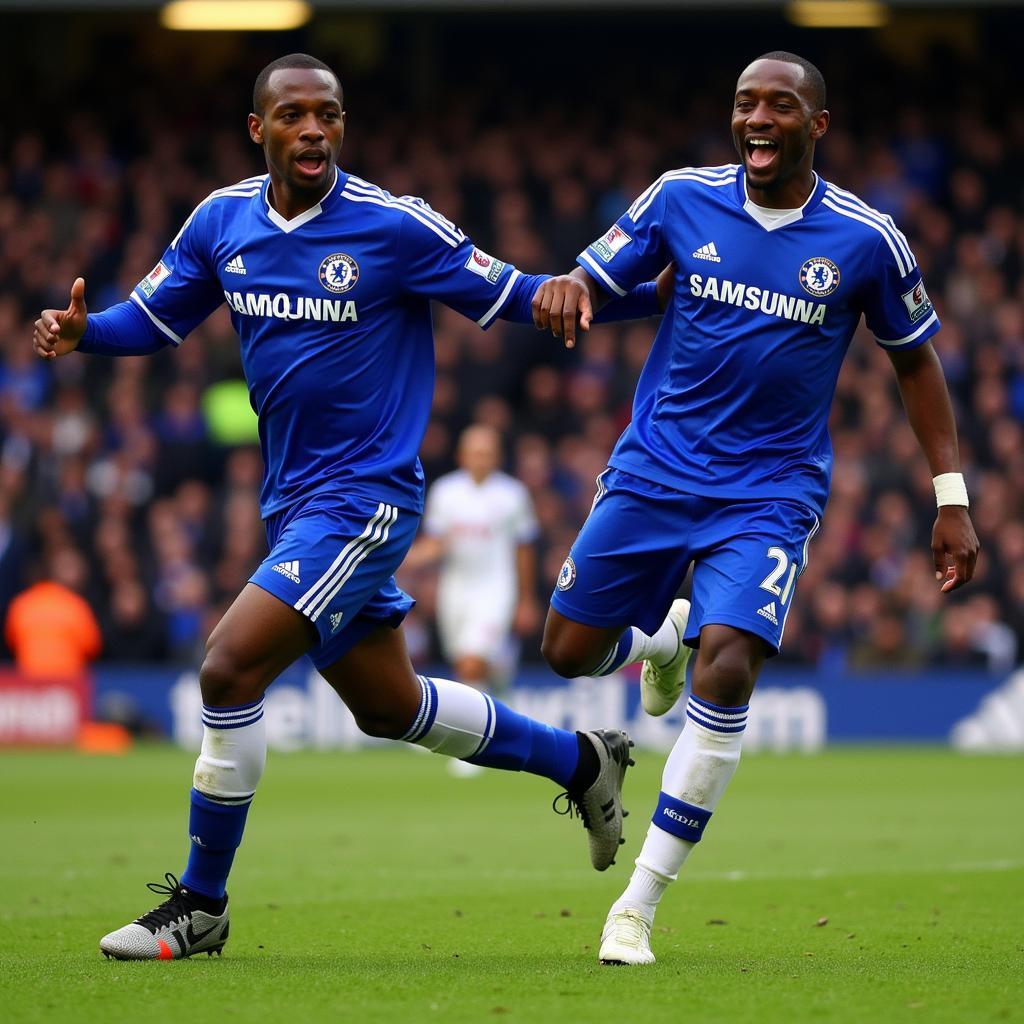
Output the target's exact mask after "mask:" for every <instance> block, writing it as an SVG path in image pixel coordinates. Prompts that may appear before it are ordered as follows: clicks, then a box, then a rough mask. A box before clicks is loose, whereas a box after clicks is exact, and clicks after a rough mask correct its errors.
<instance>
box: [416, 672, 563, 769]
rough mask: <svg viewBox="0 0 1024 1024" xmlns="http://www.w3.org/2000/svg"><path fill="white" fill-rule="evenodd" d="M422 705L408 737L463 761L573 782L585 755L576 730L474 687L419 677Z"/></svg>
mask: <svg viewBox="0 0 1024 1024" xmlns="http://www.w3.org/2000/svg"><path fill="white" fill-rule="evenodd" d="M419 682H420V690H421V694H420V707H419V711H418V713H417V715H416V718H415V720H414V721H413V724H412V726H411V727H410V729H409V731H408V732H407V733H406V734H405V736H404V737H403V739H405V740H407V741H408V742H409V743H417V744H419V745H420V746H424V747H427V748H428V749H430V750H433V751H435V752H436V753H438V754H447V755H448V756H449V757H457V758H460V759H461V760H463V761H470V762H472V763H473V764H479V765H483V766H484V767H486V768H501V769H504V770H505V771H514V772H529V773H530V774H531V775H542V776H544V778H547V779H552V780H553V781H554V782H557V783H558V784H559V785H560V786H565V787H568V785H569V783H570V782H571V781H572V779H573V775H574V773H575V772H576V767H577V765H578V764H579V760H580V748H579V740H578V739H577V736H576V733H573V732H567V731H566V730H565V729H556V728H555V727H554V726H551V725H545V724H544V723H543V722H536V721H534V720H533V719H532V718H527V716H526V715H521V714H519V712H517V711H513V710H512V709H511V708H510V707H508V705H506V704H502V703H501V701H497V700H495V699H494V698H493V697H490V696H488V695H487V694H485V693H481V692H480V691H479V690H474V689H473V688H472V687H471V686H464V685H463V684H462V683H455V682H452V681H451V680H450V679H428V678H427V677H426V676H419Z"/></svg>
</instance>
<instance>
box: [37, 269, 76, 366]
mask: <svg viewBox="0 0 1024 1024" xmlns="http://www.w3.org/2000/svg"><path fill="white" fill-rule="evenodd" d="M88 316H89V314H88V310H87V309H86V306H85V280H84V279H83V278H81V277H76V278H75V283H74V284H73V285H72V286H71V300H70V302H69V303H68V308H67V309H44V310H43V311H42V313H40V314H39V319H38V320H37V321H36V322H35V329H34V330H33V332H32V348H33V349H34V350H35V353H36V355H37V356H39V357H40V359H56V358H57V356H66V355H67V354H68V353H69V352H74V350H75V349H76V348H77V347H78V343H79V341H80V340H81V338H82V335H83V334H84V333H85V325H86V322H87V320H88Z"/></svg>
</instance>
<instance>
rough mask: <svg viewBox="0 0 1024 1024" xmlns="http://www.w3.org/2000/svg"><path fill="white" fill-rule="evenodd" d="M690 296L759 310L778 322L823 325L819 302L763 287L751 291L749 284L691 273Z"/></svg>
mask: <svg viewBox="0 0 1024 1024" xmlns="http://www.w3.org/2000/svg"><path fill="white" fill-rule="evenodd" d="M690 294H691V295H694V296H696V297H697V298H698V299H714V300H715V301H716V302H725V303H728V304H729V305H733V306H745V307H746V308H747V309H750V310H760V311H761V312H762V313H766V314H767V315H768V316H777V317H779V318H780V319H782V320H799V321H801V322H802V323H805V324H823V323H824V322H825V304H824V303H823V302H812V301H811V300H810V299H798V298H796V297H795V296H793V295H782V294H780V293H779V292H772V291H769V290H768V289H767V288H755V287H754V286H753V285H748V284H742V283H741V282H737V281H719V280H718V278H717V277H707V278H705V277H702V276H701V275H700V274H691V275H690Z"/></svg>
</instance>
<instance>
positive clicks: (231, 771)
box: [181, 699, 267, 900]
mask: <svg viewBox="0 0 1024 1024" xmlns="http://www.w3.org/2000/svg"><path fill="white" fill-rule="evenodd" d="M266 759H267V733H266V725H265V723H264V720H263V701H262V699H261V700H258V701H256V702H254V703H252V704H242V705H240V706H238V707H230V708H214V707H208V706H207V705H205V704H204V705H203V746H202V749H201V750H200V752H199V758H198V760H197V761H196V769H195V774H194V775H193V778H192V792H191V810H190V813H189V821H188V833H189V840H190V846H189V855H188V865H187V866H186V868H185V871H184V872H183V873H182V876H181V884H182V885H183V886H184V887H185V888H186V889H189V890H191V891H193V892H195V893H198V894H199V895H201V896H205V897H207V898H208V899H212V900H220V899H222V898H223V896H224V889H225V886H226V885H227V878H228V872H230V870H231V864H232V862H233V861H234V859H235V850H236V849H237V848H238V846H239V844H240V843H241V841H242V832H243V831H244V829H245V819H246V817H247V815H248V814H249V805H250V803H252V798H253V796H254V795H255V793H256V786H257V784H258V783H259V781H260V777H261V776H262V774H263V766H264V764H265V762H266Z"/></svg>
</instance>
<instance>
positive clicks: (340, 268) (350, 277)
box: [317, 252, 359, 294]
mask: <svg viewBox="0 0 1024 1024" xmlns="http://www.w3.org/2000/svg"><path fill="white" fill-rule="evenodd" d="M317 276H318V277H319V278H320V283H321V284H322V285H323V286H324V287H325V288H326V289H327V290H328V291H329V292H334V293H335V294H340V293H341V292H347V291H349V289H351V288H354V287H355V285H356V282H357V281H358V280H359V264H358V263H356V261H355V260H354V259H352V257H351V256H349V254H348V253H347V252H335V253H331V255H330V256H328V257H327V258H326V259H325V260H324V261H323V262H322V263H321V264H320V272H319V274H318V275H317Z"/></svg>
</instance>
